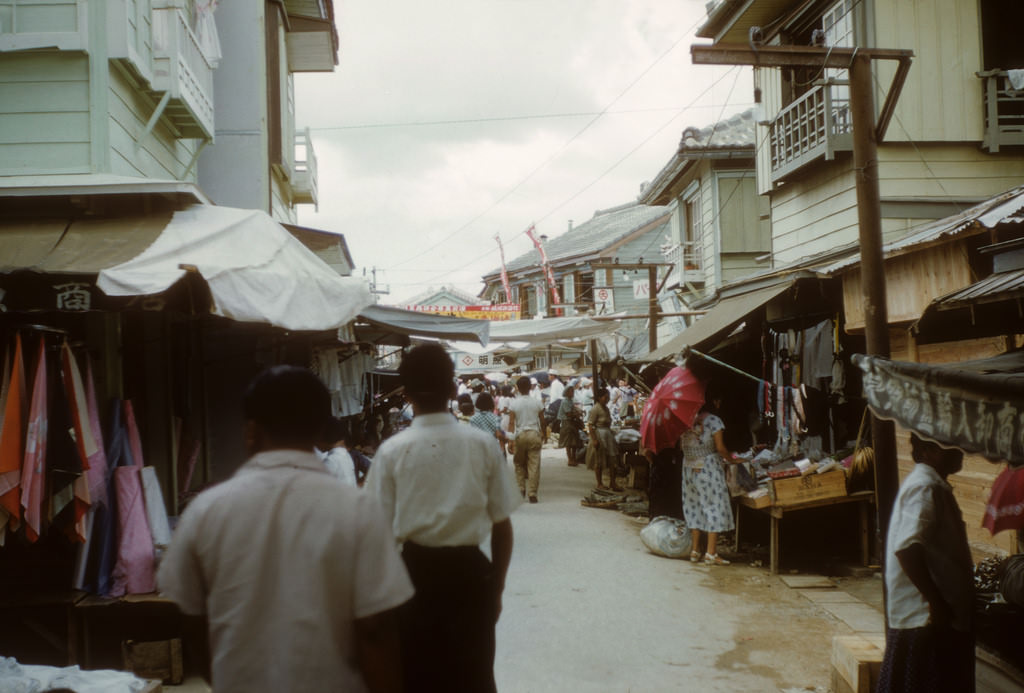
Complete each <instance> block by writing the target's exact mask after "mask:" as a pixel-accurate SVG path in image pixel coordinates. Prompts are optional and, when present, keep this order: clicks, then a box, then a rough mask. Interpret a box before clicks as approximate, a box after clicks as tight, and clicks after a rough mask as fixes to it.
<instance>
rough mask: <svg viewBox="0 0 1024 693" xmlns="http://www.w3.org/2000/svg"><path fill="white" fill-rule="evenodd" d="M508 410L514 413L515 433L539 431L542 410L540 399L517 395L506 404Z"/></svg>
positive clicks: (542, 405)
mask: <svg viewBox="0 0 1024 693" xmlns="http://www.w3.org/2000/svg"><path fill="white" fill-rule="evenodd" d="M508 410H509V411H510V412H511V413H513V414H515V415H516V430H515V432H516V433H521V432H522V431H538V432H539V431H540V417H541V412H543V411H544V404H543V403H541V402H540V400H537V399H535V398H533V397H530V396H527V395H519V396H518V397H516V398H515V399H514V400H512V402H511V403H510V404H509V405H508Z"/></svg>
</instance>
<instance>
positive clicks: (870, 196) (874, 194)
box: [690, 44, 914, 559]
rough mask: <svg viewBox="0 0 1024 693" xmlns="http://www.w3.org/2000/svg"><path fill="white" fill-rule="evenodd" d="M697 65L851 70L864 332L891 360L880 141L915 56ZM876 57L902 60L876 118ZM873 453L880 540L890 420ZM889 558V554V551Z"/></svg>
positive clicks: (695, 51)
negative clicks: (884, 255) (872, 76)
mask: <svg viewBox="0 0 1024 693" xmlns="http://www.w3.org/2000/svg"><path fill="white" fill-rule="evenodd" d="M690 53H691V55H692V57H693V62H694V64H698V65H751V66H754V67H790V68H794V67H804V68H812V69H821V70H824V69H825V68H836V69H846V70H849V73H850V110H851V111H852V116H853V165H854V168H855V169H856V173H857V222H858V227H859V232H860V253H861V260H860V273H861V285H862V287H863V293H864V333H865V338H866V341H867V352H868V354H870V355H875V356H883V357H886V358H887V357H888V356H889V318H888V315H887V310H886V298H885V266H884V259H883V256H882V210H881V194H880V192H879V187H878V148H877V147H878V142H879V141H881V140H882V139H884V136H885V131H886V129H887V128H888V126H889V121H890V120H891V118H892V115H893V112H894V110H895V108H896V100H897V99H898V98H899V92H900V90H901V89H902V88H903V82H904V81H905V80H906V78H907V72H908V71H909V70H910V61H911V59H912V58H913V57H914V53H913V51H909V50H899V49H885V48H840V47H837V46H830V47H817V46H746V45H728V44H717V45H712V46H700V45H695V46H692V47H691V48H690ZM873 60H894V61H896V62H897V63H898V64H897V67H896V73H895V75H894V76H893V81H892V85H891V86H890V87H889V92H888V94H887V95H886V99H885V102H884V103H883V104H882V108H881V110H880V111H879V114H878V119H877V121H876V119H875V100H874V87H873V84H872V78H871V62H872V61H873ZM871 430H872V434H873V435H872V445H873V446H874V451H875V479H876V485H875V493H876V503H877V506H876V507H877V511H878V536H879V538H880V539H882V538H884V537H885V534H886V530H887V529H888V525H889V515H890V513H891V512H892V505H893V501H894V500H895V498H896V492H897V491H898V489H899V470H898V468H897V465H896V435H895V427H894V426H893V424H892V423H891V422H884V421H881V420H880V419H877V418H876V419H874V420H873V421H872V426H871ZM882 557H883V559H884V554H883V556H882Z"/></svg>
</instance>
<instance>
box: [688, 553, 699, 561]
mask: <svg viewBox="0 0 1024 693" xmlns="http://www.w3.org/2000/svg"><path fill="white" fill-rule="evenodd" d="M690 563H700V551H691V552H690Z"/></svg>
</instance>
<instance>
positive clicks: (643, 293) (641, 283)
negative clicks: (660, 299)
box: [633, 279, 651, 301]
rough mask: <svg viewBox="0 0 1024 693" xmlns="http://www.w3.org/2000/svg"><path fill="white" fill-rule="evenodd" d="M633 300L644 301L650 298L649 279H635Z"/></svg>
mask: <svg viewBox="0 0 1024 693" xmlns="http://www.w3.org/2000/svg"><path fill="white" fill-rule="evenodd" d="M633 298H634V299H635V300H637V301H646V300H648V299H650V298H651V280H650V279H636V280H634V281H633Z"/></svg>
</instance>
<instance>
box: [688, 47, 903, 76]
mask: <svg viewBox="0 0 1024 693" xmlns="http://www.w3.org/2000/svg"><path fill="white" fill-rule="evenodd" d="M690 56H691V57H692V58H693V64H694V65H753V66H754V67H819V68H824V67H829V68H836V69H840V70H843V69H847V68H849V67H850V64H851V63H852V62H853V58H854V56H863V57H865V58H868V59H869V60H899V61H901V62H902V61H905V60H910V59H911V58H913V57H914V51H912V50H908V49H904V48H844V47H840V46H829V47H818V46H758V47H757V48H752V47H751V46H749V45H745V44H742V43H716V44H714V45H699V44H694V45H692V46H690Z"/></svg>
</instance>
